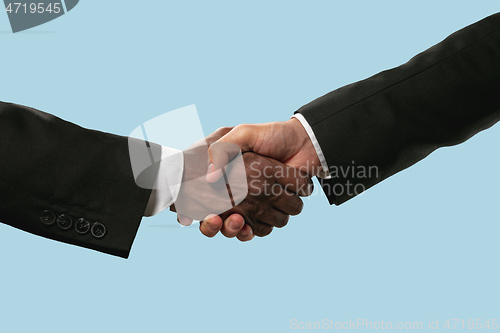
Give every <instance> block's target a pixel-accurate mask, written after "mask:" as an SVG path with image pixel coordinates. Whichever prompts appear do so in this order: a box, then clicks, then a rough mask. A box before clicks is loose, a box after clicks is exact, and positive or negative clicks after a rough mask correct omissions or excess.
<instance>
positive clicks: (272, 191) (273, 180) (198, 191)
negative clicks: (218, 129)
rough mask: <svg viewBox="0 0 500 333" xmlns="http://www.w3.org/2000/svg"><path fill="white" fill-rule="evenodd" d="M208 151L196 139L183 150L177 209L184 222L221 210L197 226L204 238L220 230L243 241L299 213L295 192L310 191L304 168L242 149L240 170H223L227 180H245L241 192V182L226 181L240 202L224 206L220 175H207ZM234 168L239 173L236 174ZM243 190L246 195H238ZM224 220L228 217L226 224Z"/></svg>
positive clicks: (222, 183)
mask: <svg viewBox="0 0 500 333" xmlns="http://www.w3.org/2000/svg"><path fill="white" fill-rule="evenodd" d="M203 150H205V152H204V151H203ZM207 156H208V151H207V147H206V146H204V145H203V144H195V145H194V146H192V147H191V148H190V149H188V150H186V151H185V152H184V164H185V169H184V174H183V182H182V185H181V188H180V192H179V195H178V197H177V200H176V202H175V209H176V210H177V213H178V215H179V222H180V223H181V224H183V225H189V224H191V222H192V220H193V219H203V218H204V217H205V216H207V215H208V214H209V213H211V212H214V211H215V212H219V213H221V212H223V213H221V214H220V215H219V216H214V215H211V216H208V217H207V218H205V219H204V222H203V223H202V224H201V225H200V230H201V231H202V233H203V234H205V235H206V236H208V237H212V236H214V235H215V234H217V232H218V231H219V230H220V231H221V232H222V234H224V235H225V236H226V237H235V236H236V237H238V239H240V240H242V241H245V240H250V239H252V238H253V236H254V235H257V236H266V235H268V234H269V233H270V232H271V231H272V229H273V227H279V228H281V227H283V226H285V225H286V224H287V222H288V219H289V215H297V214H299V213H300V212H301V210H302V206H303V204H302V200H300V198H299V196H306V195H309V194H310V193H311V192H312V182H311V180H310V179H309V178H308V177H307V175H306V174H305V173H302V172H300V171H299V170H297V169H294V168H292V167H289V166H286V165H284V164H282V163H280V162H278V161H276V160H273V159H270V158H266V157H263V156H260V155H257V154H254V153H245V154H243V156H242V157H243V163H244V170H238V169H237V168H233V169H226V171H228V173H227V174H226V179H240V180H241V179H243V180H244V181H245V184H241V185H244V192H243V191H242V189H241V187H243V186H241V185H240V186H239V185H238V184H237V183H236V184H235V182H230V184H231V187H230V188H229V190H230V191H231V194H232V198H233V199H234V201H236V202H240V201H241V203H239V204H238V205H236V206H235V207H231V206H229V207H228V206H227V204H228V203H229V204H230V203H231V202H229V201H228V193H227V188H226V183H225V181H224V179H220V180H219V181H218V182H217V183H214V184H212V183H209V182H207V181H206V180H205V170H207V164H206V162H207ZM203 162H205V164H203ZM235 172H236V173H238V172H239V173H240V174H239V175H237V177H235V175H234V173H235ZM200 176H201V177H200ZM241 176H243V177H241ZM247 184H248V194H247ZM238 187H240V188H238ZM242 193H244V195H245V196H244V197H241V194H242ZM238 196H239V200H238V199H237V198H238ZM243 198H244V200H243V201H242V200H241V199H243ZM223 219H225V220H226V221H225V222H224V223H223V222H222V220H223ZM245 222H246V224H245Z"/></svg>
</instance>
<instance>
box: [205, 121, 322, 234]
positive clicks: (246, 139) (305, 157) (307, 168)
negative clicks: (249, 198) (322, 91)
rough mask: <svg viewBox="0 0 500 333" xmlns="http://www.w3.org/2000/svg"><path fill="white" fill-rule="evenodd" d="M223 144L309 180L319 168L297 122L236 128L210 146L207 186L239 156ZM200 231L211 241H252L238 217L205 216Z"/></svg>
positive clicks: (317, 160) (250, 230) (319, 164)
mask: <svg viewBox="0 0 500 333" xmlns="http://www.w3.org/2000/svg"><path fill="white" fill-rule="evenodd" d="M219 134H221V133H219ZM224 143H233V144H236V145H238V146H239V147H240V149H241V151H242V152H243V153H245V152H254V153H256V154H259V155H262V156H267V157H270V158H273V159H275V160H277V161H279V162H282V163H284V164H285V165H287V166H290V167H293V168H296V169H299V170H301V171H303V172H304V173H305V174H307V175H308V176H309V177H312V176H314V175H316V174H317V173H318V172H319V170H320V168H321V163H320V161H319V158H318V155H317V153H316V150H315V148H314V146H313V144H312V141H311V139H310V138H309V135H308V134H307V132H306V130H305V129H304V127H303V126H302V124H301V123H300V121H299V120H298V119H296V118H292V119H290V120H287V121H281V122H272V123H263V124H243V125H238V126H236V127H234V128H232V129H231V130H230V131H229V132H227V133H225V134H224V135H223V136H222V137H220V138H219V139H218V140H217V141H215V142H214V143H212V144H211V145H210V156H211V160H210V162H211V166H210V167H209V170H208V174H207V180H208V181H209V182H215V181H217V180H218V179H219V178H220V177H221V176H222V172H221V168H222V167H223V166H224V165H227V163H228V161H229V160H230V159H231V158H232V157H233V156H234V155H235V154H237V153H238V152H236V151H232V150H231V149H232V148H231V147H233V145H226V144H224ZM223 218H224V219H223ZM200 231H201V232H202V233H203V234H204V235H205V236H207V237H213V236H215V235H216V234H217V233H218V232H219V231H220V232H221V233H222V234H223V235H224V236H226V237H229V238H231V237H235V236H236V237H237V238H238V239H239V240H240V241H248V240H251V239H252V238H253V237H254V232H253V230H252V228H251V227H250V225H249V224H245V219H244V217H243V216H242V215H241V214H238V213H234V214H232V215H230V216H229V217H225V216H222V217H221V216H218V215H210V216H207V217H206V218H205V219H204V220H203V221H202V222H201V223H200Z"/></svg>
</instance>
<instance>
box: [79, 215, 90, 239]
mask: <svg viewBox="0 0 500 333" xmlns="http://www.w3.org/2000/svg"><path fill="white" fill-rule="evenodd" d="M75 229H76V232H77V233H79V234H80V235H83V234H86V233H87V232H89V230H90V222H89V221H87V220H85V219H83V218H82V219H79V220H78V221H77V222H76V223H75Z"/></svg>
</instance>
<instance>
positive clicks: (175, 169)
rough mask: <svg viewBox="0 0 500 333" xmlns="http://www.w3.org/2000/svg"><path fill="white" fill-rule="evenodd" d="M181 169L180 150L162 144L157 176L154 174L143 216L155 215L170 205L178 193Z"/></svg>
mask: <svg viewBox="0 0 500 333" xmlns="http://www.w3.org/2000/svg"><path fill="white" fill-rule="evenodd" d="M167 159H168V163H166V160H167ZM167 164H168V165H167ZM183 170H184V155H183V154H182V151H181V150H177V149H173V148H169V147H164V146H162V147H161V162H160V167H159V168H158V176H156V181H155V185H154V187H153V190H152V191H151V196H150V197H149V202H148V205H147V206H146V210H145V211H144V216H153V215H156V214H158V213H160V212H162V211H164V210H165V209H167V208H168V207H170V206H172V204H173V203H174V202H175V200H177V196H178V195H179V190H180V187H181V181H182V174H183ZM169 184H174V185H172V186H171V185H169Z"/></svg>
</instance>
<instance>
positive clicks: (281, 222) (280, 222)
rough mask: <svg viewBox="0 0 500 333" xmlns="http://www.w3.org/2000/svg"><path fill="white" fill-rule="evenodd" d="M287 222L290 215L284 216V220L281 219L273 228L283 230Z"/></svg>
mask: <svg viewBox="0 0 500 333" xmlns="http://www.w3.org/2000/svg"><path fill="white" fill-rule="evenodd" d="M289 220H290V215H286V216H285V218H284V219H282V220H281V221H279V223H278V224H277V225H275V227H277V228H283V227H284V226H286V225H287V224H288V221H289Z"/></svg>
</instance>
